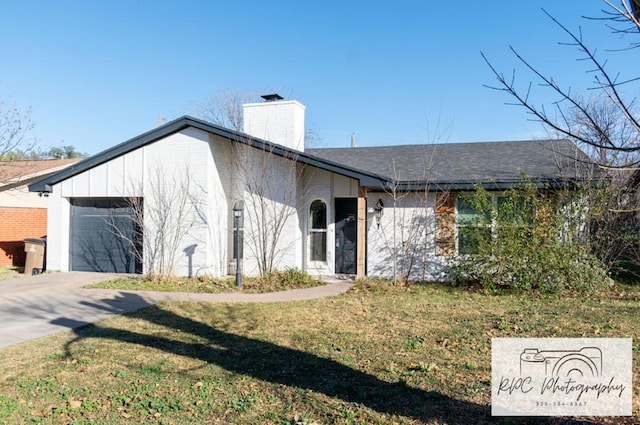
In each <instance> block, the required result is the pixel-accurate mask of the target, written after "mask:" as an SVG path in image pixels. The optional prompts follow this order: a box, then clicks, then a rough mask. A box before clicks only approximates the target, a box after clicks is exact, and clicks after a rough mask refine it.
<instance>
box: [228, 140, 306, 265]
mask: <svg viewBox="0 0 640 425" xmlns="http://www.w3.org/2000/svg"><path fill="white" fill-rule="evenodd" d="M233 151H234V152H233V155H234V158H235V166H236V169H237V171H238V173H239V174H240V175H241V176H242V177H241V180H242V181H243V182H244V187H243V192H244V203H245V204H244V208H245V209H244V246H246V248H247V254H248V255H250V256H251V258H252V259H253V260H255V262H256V264H257V267H258V272H259V274H260V275H261V276H265V275H269V274H271V273H273V272H274V271H275V270H276V269H277V268H278V266H279V264H280V263H281V261H282V260H283V257H284V256H285V255H286V254H287V253H291V251H292V248H293V244H294V243H295V242H296V241H295V238H292V235H289V234H287V229H290V228H291V227H290V226H288V224H291V220H294V219H296V218H297V214H298V210H299V207H300V205H299V202H300V200H301V199H303V198H304V193H303V192H304V190H303V183H302V180H303V179H302V174H303V172H304V169H305V167H304V166H303V165H301V164H299V163H297V161H296V158H295V154H294V153H292V154H291V155H292V156H290V157H288V158H283V157H281V156H279V155H277V154H275V153H274V145H269V144H265V145H263V146H257V147H256V148H252V147H249V146H246V145H241V144H234V146H233ZM294 227H297V226H294Z"/></svg>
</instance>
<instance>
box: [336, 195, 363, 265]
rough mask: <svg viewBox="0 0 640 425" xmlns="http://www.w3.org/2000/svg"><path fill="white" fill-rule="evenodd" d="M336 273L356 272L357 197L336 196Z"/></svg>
mask: <svg viewBox="0 0 640 425" xmlns="http://www.w3.org/2000/svg"><path fill="white" fill-rule="evenodd" d="M335 205H336V273H338V274H356V258H357V247H358V243H357V241H358V226H357V223H358V220H357V217H358V215H357V214H358V199H357V198H336V199H335Z"/></svg>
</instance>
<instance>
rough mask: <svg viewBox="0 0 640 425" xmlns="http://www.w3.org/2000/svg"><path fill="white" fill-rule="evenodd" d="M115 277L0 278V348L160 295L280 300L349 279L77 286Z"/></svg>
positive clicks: (322, 292) (329, 289) (319, 293)
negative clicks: (140, 287)
mask: <svg viewBox="0 0 640 425" xmlns="http://www.w3.org/2000/svg"><path fill="white" fill-rule="evenodd" d="M117 277H119V276H118V275H114V274H106V273H87V272H69V273H48V274H43V275H38V276H28V277H23V278H16V279H8V280H2V281H0V348H1V347H7V346H10V345H15V344H19V343H21V342H24V341H28V340H31V339H34V338H38V337H41V336H45V335H49V334H53V333H56V332H60V331H63V330H69V329H74V328H77V327H80V326H84V325H87V324H90V323H95V322H97V321H99V320H102V319H106V318H108V317H112V316H115V315H119V314H123V313H128V312H131V311H135V310H138V309H140V308H143V307H149V306H152V305H154V304H155V303H157V302H160V301H205V302H222V303H227V302H231V303H235V302H284V301H298V300H309V299H314V298H321V297H329V296H333V295H339V294H342V293H344V292H346V291H347V290H349V288H350V287H351V286H352V285H353V283H352V282H351V281H348V280H338V279H332V280H327V285H325V286H318V287H314V288H308V289H294V290H291V291H282V292H271V293H266V294H242V293H223V294H195V293H186V292H152V291H121V290H111V289H84V288H83V286H86V285H89V284H91V283H96V282H102V281H105V280H111V279H114V278H117Z"/></svg>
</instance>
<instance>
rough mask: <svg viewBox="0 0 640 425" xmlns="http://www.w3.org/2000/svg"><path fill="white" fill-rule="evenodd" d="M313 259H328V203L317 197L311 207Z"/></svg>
mask: <svg viewBox="0 0 640 425" xmlns="http://www.w3.org/2000/svg"><path fill="white" fill-rule="evenodd" d="M309 216H310V219H311V226H310V229H309V236H310V245H311V246H310V251H311V252H310V255H311V261H327V204H325V203H324V202H323V201H321V200H319V199H317V200H315V201H313V202H312V203H311V207H310V208H309Z"/></svg>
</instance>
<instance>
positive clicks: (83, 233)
mask: <svg viewBox="0 0 640 425" xmlns="http://www.w3.org/2000/svg"><path fill="white" fill-rule="evenodd" d="M70 232H71V234H70V251H71V252H70V262H71V264H70V269H71V270H72V271H92V272H109V273H142V264H141V262H140V261H139V257H140V256H141V255H140V254H141V253H142V250H141V248H140V244H139V243H138V242H139V240H140V236H141V235H140V231H137V227H136V225H135V222H134V219H133V210H132V208H131V206H130V205H129V203H127V202H126V200H124V199H121V198H117V199H116V198H110V199H96V198H74V199H72V200H71V229H70ZM135 245H137V248H138V250H139V251H138V253H139V254H138V255H136V246H135Z"/></svg>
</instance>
